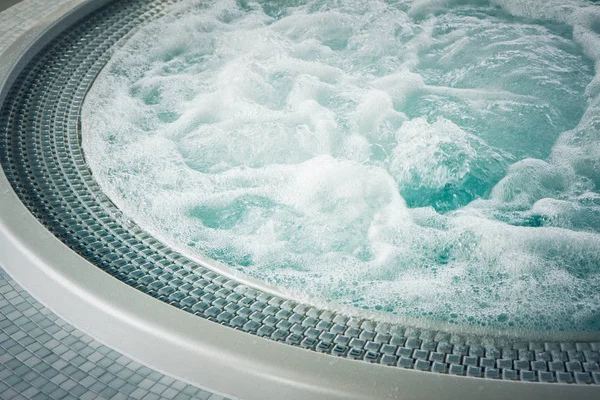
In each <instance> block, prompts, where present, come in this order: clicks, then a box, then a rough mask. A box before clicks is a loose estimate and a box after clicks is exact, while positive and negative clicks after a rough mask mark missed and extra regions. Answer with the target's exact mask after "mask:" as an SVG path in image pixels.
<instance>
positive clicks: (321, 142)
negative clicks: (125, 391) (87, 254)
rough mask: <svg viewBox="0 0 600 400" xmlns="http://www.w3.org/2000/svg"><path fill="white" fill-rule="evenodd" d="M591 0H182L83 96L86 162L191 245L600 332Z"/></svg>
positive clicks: (333, 290) (403, 302)
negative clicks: (85, 96) (255, 0)
mask: <svg viewBox="0 0 600 400" xmlns="http://www.w3.org/2000/svg"><path fill="white" fill-rule="evenodd" d="M599 69H600V7H597V6H594V5H593V4H592V3H589V2H586V1H583V0H581V1H571V2H565V1H563V0H560V1H554V2H548V1H543V2H542V1H541V0H540V1H539V2H537V1H519V0H491V1H484V0H479V1H477V0H473V1H435V0H430V1H375V0H369V1H356V0H340V1H330V0H314V1H308V0H306V1H305V0H295V1H258V2H250V1H218V2H192V1H186V2H184V3H183V4H181V5H179V6H178V7H177V8H176V9H174V10H173V12H172V13H170V14H169V15H167V16H165V17H163V18H161V19H160V20H158V21H155V22H153V23H150V24H148V25H147V26H145V27H143V28H141V29H140V30H139V31H138V32H137V33H136V34H135V35H133V36H132V37H131V38H129V39H128V41H127V42H125V43H124V44H123V45H122V47H121V48H120V49H118V50H117V51H116V52H115V54H114V55H113V57H112V59H111V61H110V62H109V63H108V65H107V67H106V68H105V69H104V70H103V72H102V73H101V74H100V76H99V77H98V79H97V81H96V82H95V83H94V85H93V87H92V89H91V90H90V92H89V94H88V96H87V99H86V102H85V104H84V110H83V146H84V150H85V154H86V158H87V160H88V163H89V165H90V167H91V169H92V171H93V173H94V176H95V178H96V179H97V181H98V182H99V184H100V185H101V187H102V188H103V190H104V191H105V192H106V193H107V194H108V195H109V196H110V198H111V199H112V200H113V201H114V202H115V203H116V204H117V205H118V206H119V208H121V209H122V210H123V211H124V212H125V214H126V215H128V216H129V217H130V218H132V219H133V220H134V221H136V222H137V223H138V224H139V225H141V226H142V227H143V228H145V229H146V230H148V231H150V232H151V233H153V234H154V235H156V236H157V237H159V238H160V239H161V240H163V241H165V242H166V243H168V244H169V245H171V246H173V247H175V248H177V249H178V250H180V251H182V252H184V253H187V254H198V255H202V256H208V257H210V258H213V259H216V260H218V261H220V262H223V263H226V264H228V265H230V266H231V267H233V268H236V269H239V270H241V271H243V272H244V273H246V274H248V275H251V276H253V277H256V278H259V279H262V280H265V281H268V282H270V283H274V284H277V285H281V286H283V287H286V288H289V289H292V290H296V291H298V292H302V293H306V294H308V295H311V296H314V297H317V298H320V299H325V300H329V301H333V302H335V303H337V304H346V305H352V306H355V307H359V308H365V309H372V310H373V309H374V310H382V311H385V312H388V313H390V314H397V315H399V316H403V317H412V318H422V319H426V320H431V321H446V322H450V323H456V324H470V325H483V326H485V325H487V326H493V327H496V328H507V327H514V328H518V329H536V330H588V331H595V330H599V329H600V311H598V310H600V78H598V76H600V74H597V73H596V72H595V71H598V70H599Z"/></svg>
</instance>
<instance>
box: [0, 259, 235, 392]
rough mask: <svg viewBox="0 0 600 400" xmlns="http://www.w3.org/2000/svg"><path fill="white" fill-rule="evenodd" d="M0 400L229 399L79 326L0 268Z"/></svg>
mask: <svg viewBox="0 0 600 400" xmlns="http://www.w3.org/2000/svg"><path fill="white" fill-rule="evenodd" d="M0 399H2V400H17V399H19V400H29V399H35V400H42V399H57V400H58V399H71V400H75V399H111V400H122V399H143V400H159V399H164V400H167V399H172V400H175V399H176V400H190V399H202V400H225V399H224V398H223V397H221V396H219V395H216V394H212V393H209V392H206V391H204V390H200V389H198V388H196V387H194V386H192V385H187V384H185V383H184V382H181V381H178V380H176V379H173V378H171V377H168V376H165V375H163V374H161V373H159V372H156V371H154V370H152V369H150V368H148V367H145V366H142V365H140V364H138V363H137V362H135V361H132V360H131V359H129V358H127V357H125V356H124V355H122V354H120V353H118V352H116V351H114V350H111V349H110V348H108V347H106V346H104V345H102V344H100V343H99V342H97V341H95V340H94V339H92V338H91V337H90V336H88V335H86V334H84V333H83V332H81V331H79V330H77V329H75V328H74V327H73V326H71V325H70V324H68V323H67V322H65V321H63V320H62V319H60V318H59V317H57V316H56V315H55V314H53V313H52V312H51V311H50V310H48V309H47V308H45V307H44V306H43V305H41V304H40V303H38V302H37V301H36V300H35V299H34V298H32V297H31V296H30V295H29V294H28V293H27V292H26V291H25V290H23V289H22V288H21V287H20V286H19V285H18V284H17V283H16V282H15V281H13V280H12V279H11V278H10V277H9V276H8V275H7V274H6V272H4V270H2V269H0Z"/></svg>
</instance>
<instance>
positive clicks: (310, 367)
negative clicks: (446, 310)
mask: <svg viewBox="0 0 600 400" xmlns="http://www.w3.org/2000/svg"><path fill="white" fill-rule="evenodd" d="M172 3H173V2H171V1H153V0H138V1H124V2H116V1H113V2H109V1H106V0H97V1H93V0H92V1H74V2H72V3H71V4H69V5H68V6H67V7H64V8H62V9H61V10H59V11H58V12H56V13H54V14H52V15H51V16H48V17H47V18H46V19H45V20H44V21H42V22H41V23H40V24H39V25H38V26H37V27H36V28H34V29H33V30H31V31H29V32H28V33H27V34H26V35H24V36H23V37H21V38H20V39H19V40H18V41H17V42H16V43H15V44H14V45H13V46H12V47H11V48H10V49H9V50H8V51H7V52H6V53H5V57H4V58H3V59H2V60H1V62H0V66H1V67H0V76H1V77H2V79H1V80H0V81H1V82H2V86H1V92H0V101H1V103H2V108H1V111H0V163H1V165H2V174H0V204H1V205H2V206H1V208H0V264H1V265H2V266H3V267H4V268H5V269H6V270H7V271H8V272H9V274H10V275H11V276H12V277H14V279H15V280H16V281H17V282H18V283H19V284H21V285H22V286H23V287H24V288H26V289H27V290H28V291H29V292H30V293H32V294H33V295H34V296H35V297H36V298H37V299H38V300H39V301H40V302H42V303H43V304H45V305H46V306H48V307H49V308H50V309H52V310H53V311H55V312H56V313H57V314H58V315H60V316H61V317H63V318H64V319H65V320H67V321H69V322H71V323H72V324H73V325H75V326H76V327H78V328H80V329H81V330H83V331H85V332H87V333H88V334H90V335H92V336H93V337H95V338H97V339H98V340H100V341H102V342H103V343H106V344H107V345H109V346H110V347H113V348H115V349H117V350H118V351H120V352H122V353H123V354H126V355H128V356H130V357H132V358H133V359H135V360H139V361H140V362H142V363H144V364H146V365H149V366H151V367H153V368H155V369H156V370H158V371H161V372H163V373H165V374H168V375H171V376H174V377H177V378H179V379H182V380H184V381H187V382H190V383H193V384H195V385H198V386H200V387H203V388H208V389H210V390H212V391H216V392H219V393H224V394H227V395H229V396H233V397H236V398H241V399H270V398H289V399H313V398H314V399H385V398H390V399H391V398H423V399H427V398H433V397H437V396H443V397H448V398H450V397H465V398H476V397H483V398H490V399H492V398H498V399H504V398H507V397H513V398H544V399H551V398H557V399H559V398H567V397H568V398H597V397H598V396H600V386H598V384H600V371H597V370H594V369H593V366H591V365H592V364H593V363H597V362H598V361H600V336H599V334H598V333H597V332H593V331H591V332H589V331H587V332H586V331H582V332H571V331H567V332H558V331H557V332H547V331H525V332H523V331H511V330H500V329H494V328H489V327H482V326H477V327H473V326H455V325H450V324H444V323H438V324H428V323H425V322H422V321H420V322H419V321H413V322H412V323H407V322H402V323H396V322H394V320H393V319H389V318H388V319H386V318H384V317H381V315H379V314H377V313H373V312H370V311H361V310H357V309H352V308H349V307H345V308H339V307H334V306H328V304H327V303H322V302H321V303H319V302H311V301H310V300H306V299H303V300H299V299H298V298H294V297H293V295H290V293H289V292H287V291H285V290H282V289H280V288H279V287H277V286H274V285H270V284H267V283H265V282H262V281H260V280H258V279H254V278H251V277H248V276H246V275H244V274H240V273H239V272H237V271H235V270H233V269H230V268H227V267H225V266H223V265H221V264H218V263H214V262H212V261H211V260H209V259H201V258H197V257H196V258H192V257H186V256H185V255H182V254H180V253H178V252H176V251H174V250H173V249H172V248H171V247H169V246H167V245H165V244H163V243H161V241H159V240H157V239H156V238H154V237H153V236H152V235H151V234H149V233H148V232H146V231H144V230H143V229H142V228H141V227H139V226H138V225H137V224H136V223H134V222H133V221H131V220H130V219H129V218H128V217H127V216H126V215H124V214H123V213H122V212H121V211H120V210H119V208H117V207H116V206H115V205H114V203H113V202H112V201H111V200H110V199H109V198H108V197H107V196H106V194H105V193H103V191H102V189H101V188H100V186H99V185H98V184H97V182H96V181H95V179H94V176H93V175H92V173H91V171H90V168H89V166H88V164H87V162H86V158H85V157H84V154H83V150H82V143H81V110H82V107H83V104H84V100H85V98H86V94H87V93H88V90H89V89H90V87H91V85H92V83H93V82H94V80H95V79H96V77H97V76H98V74H99V73H100V71H101V70H102V68H103V67H104V66H105V64H106V63H107V62H108V61H109V59H110V56H111V50H112V49H113V47H114V46H118V45H119V43H121V42H122V41H123V40H125V39H126V38H127V37H129V35H131V33H132V32H134V30H135V29H136V27H138V26H139V25H141V24H143V23H145V22H147V21H151V20H154V19H156V18H157V17H160V16H161V15H163V13H165V12H166V11H167V10H168V9H169V7H170V6H171V5H172Z"/></svg>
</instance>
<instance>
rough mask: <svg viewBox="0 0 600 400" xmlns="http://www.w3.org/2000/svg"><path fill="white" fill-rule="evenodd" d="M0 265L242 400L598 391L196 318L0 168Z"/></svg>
mask: <svg viewBox="0 0 600 400" xmlns="http://www.w3.org/2000/svg"><path fill="white" fill-rule="evenodd" d="M105 2H106V0H96V1H93V0H74V1H72V2H71V3H69V4H68V5H67V6H65V7H63V8H61V9H60V10H58V11H57V12H55V13H53V14H52V15H51V16H49V17H48V18H46V19H44V21H41V22H40V24H39V25H38V26H36V27H35V28H33V29H32V30H31V31H29V32H28V33H26V34H25V35H24V36H23V37H21V38H20V39H19V41H18V42H17V43H15V44H14V45H13V46H11V48H10V49H9V50H7V51H6V52H5V53H3V54H2V57H1V58H0V63H1V64H2V65H0V82H2V83H6V82H8V83H9V84H10V83H11V82H10V79H8V80H7V77H9V76H10V71H11V69H12V67H13V66H14V65H18V64H23V62H24V60H27V59H28V58H30V56H31V54H30V53H28V52H31V51H33V52H35V51H36V49H39V48H40V47H41V46H42V44H43V42H47V41H49V39H50V38H51V37H53V36H55V35H56V34H58V33H59V32H60V31H61V29H62V28H64V27H66V26H68V25H69V24H70V23H72V22H73V21H76V20H77V19H78V18H80V17H81V16H83V15H85V14H86V13H88V12H91V10H93V9H95V8H96V7H97V6H98V4H100V3H105ZM23 54H25V57H22V55H23ZM19 60H21V62H19ZM0 100H1V99H0ZM0 265H2V267H3V268H4V269H5V270H6V271H7V272H8V273H9V274H10V275H11V276H12V277H13V279H15V280H16V281H17V283H19V284H20V285H21V286H23V287H24V288H25V289H26V290H27V291H28V292H30V293H31V294H32V295H33V296H34V297H35V298H36V299H37V300H38V301H40V302H41V303H42V304H44V305H45V306H47V307H48V308H49V309H50V310H52V311H53V312H55V313H56V314H58V315H59V316H61V317H62V318H64V319H65V320H66V321H68V322H70V323H72V324H73V325H74V326H75V327H77V328H78V329H81V330H82V331H84V332H86V333H87V334H89V335H90V336H92V337H94V338H96V339H98V340H99V341H101V342H103V343H105V344H107V345H108V346H110V347H112V348H114V349H116V350H117V351H119V352H121V353H123V354H125V355H127V356H129V357H131V358H133V359H135V360H138V361H140V362H141V363H143V364H146V365H148V366H150V367H152V368H154V369H156V370H158V371H160V372H163V373H165V374H167V375H170V376H173V377H176V378H179V379H182V380H184V381H186V382H190V383H193V384H196V385H198V386H200V387H203V388H208V389H209V390H211V391H216V392H219V393H226V394H228V395H230V396H234V397H238V398H242V399H244V400H254V399H256V400H267V399H279V398H285V399H290V400H294V399H298V400H301V399H302V400H309V399H319V400H328V399H331V400H342V399H348V400H353V399H357V400H358V399H405V398H406V399H408V398H411V399H412V398H422V399H430V398H434V397H438V398H482V397H483V398H485V399H506V398H513V399H537V398H540V399H542V398H543V399H564V398H578V399H588V398H589V399H594V398H595V399H597V398H599V396H600V387H599V386H591V385H563V384H539V383H525V382H507V381H502V380H490V379H480V378H466V377H452V376H449V375H443V374H434V373H430V372H419V371H413V370H404V369H400V368H395V367H385V366H382V365H378V364H373V365H370V364H368V363H366V362H361V361H352V360H349V359H345V358H336V357H333V356H330V355H324V354H319V353H316V352H311V351H308V350H303V349H301V348H298V347H293V346H288V345H284V344H280V343H276V342H274V341H271V340H267V339H263V338H260V337H257V336H254V335H249V334H247V333H244V332H240V331H236V330H234V329H231V328H228V327H224V326H221V325H219V324H216V323H213V322H210V321H207V320H204V319H202V318H198V317H196V316H193V315H191V314H189V313H186V312H184V311H182V310H179V309H176V308H175V307H172V306H169V305H167V304H165V303H163V302H161V301H159V300H156V299H154V298H152V297H150V296H148V295H145V294H143V293H141V292H139V291H137V290H134V289H132V288H130V287H129V286H127V285H125V284H124V283H122V282H120V281H118V280H117V279H115V278H113V277H111V276H110V275H108V274H106V273H104V272H103V271H101V270H100V269H99V268H97V267H95V266H94V265H92V264H90V263H89V262H88V261H86V260H85V259H83V258H81V257H80V256H78V255H77V254H76V253H74V252H73V251H71V250H70V249H69V248H68V247H66V246H65V245H64V244H62V243H61V242H60V241H59V240H58V239H57V238H56V237H54V236H53V235H52V234H51V233H50V232H49V231H48V230H46V229H45V228H44V226H42V225H41V224H40V223H39V221H37V219H36V218H35V217H34V216H33V215H32V214H31V213H30V212H29V211H28V210H27V209H26V207H25V206H24V205H23V204H22V203H21V201H20V200H19V199H18V197H17V195H16V194H15V193H14V191H13V190H12V188H11V186H10V183H9V182H8V180H7V179H6V176H5V175H4V173H3V172H2V171H1V170H0Z"/></svg>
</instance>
